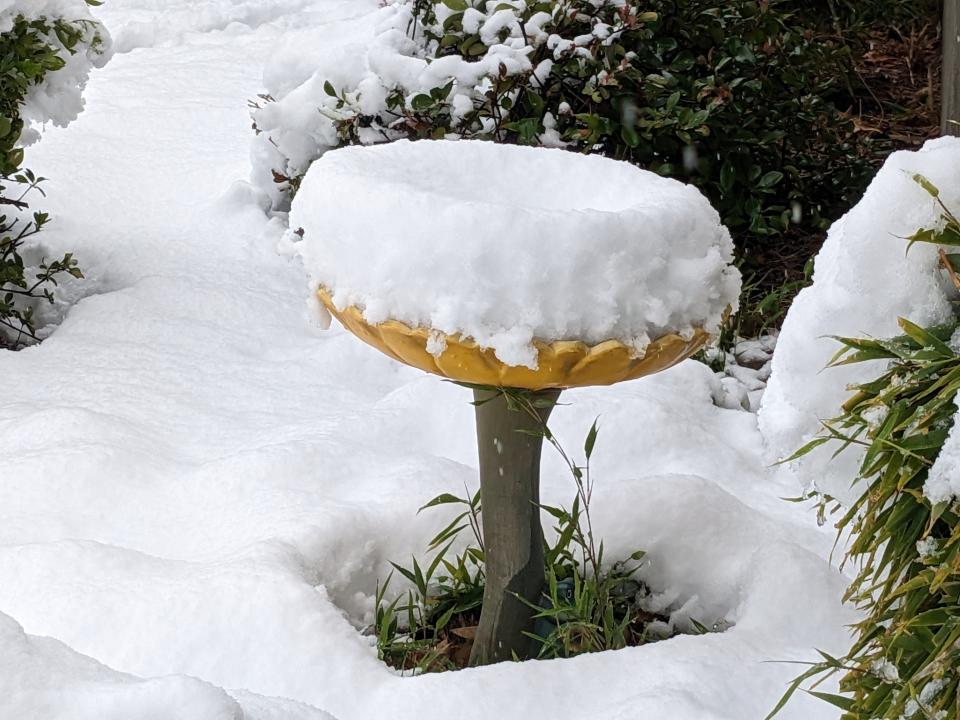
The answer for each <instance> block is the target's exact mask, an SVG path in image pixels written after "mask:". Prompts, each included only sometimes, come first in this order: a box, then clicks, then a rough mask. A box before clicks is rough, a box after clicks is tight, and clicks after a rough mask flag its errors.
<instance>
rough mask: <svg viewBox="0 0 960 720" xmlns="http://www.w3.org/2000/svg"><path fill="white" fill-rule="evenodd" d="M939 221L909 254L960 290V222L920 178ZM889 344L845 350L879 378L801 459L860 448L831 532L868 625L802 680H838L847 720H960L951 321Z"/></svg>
mask: <svg viewBox="0 0 960 720" xmlns="http://www.w3.org/2000/svg"><path fill="white" fill-rule="evenodd" d="M915 179H916V180H917V182H918V183H919V184H920V185H921V186H922V187H923V188H924V189H925V190H926V191H927V192H929V193H930V194H931V195H932V196H933V197H934V198H936V200H937V203H938V206H939V207H940V209H941V211H942V217H941V219H940V221H939V222H938V223H936V224H934V225H932V226H930V227H926V228H923V229H921V230H920V231H918V232H917V233H915V234H914V235H913V236H912V237H911V238H910V241H911V244H913V243H917V242H920V243H929V244H931V245H933V246H935V247H936V246H939V248H940V250H939V256H940V259H941V264H942V269H943V271H944V272H945V274H946V275H947V276H948V277H950V279H951V280H952V282H953V284H954V285H955V286H956V287H957V288H958V289H960V275H958V274H957V269H958V267H960V256H958V255H955V254H948V253H947V252H946V251H945V250H943V248H944V247H952V246H957V245H958V244H960V220H958V219H957V216H956V214H954V212H952V210H951V209H950V208H949V207H947V206H946V205H945V204H944V203H943V202H942V200H941V199H940V197H939V194H940V193H939V190H938V189H937V188H936V186H934V185H933V184H932V183H931V182H930V181H929V180H927V179H926V178H923V177H921V176H917V177H916V178H915ZM899 325H900V327H901V329H902V330H903V332H904V333H905V334H904V335H902V336H900V337H897V338H894V339H892V340H877V339H873V338H869V339H865V338H858V339H849V338H841V339H840V342H841V344H842V350H841V352H840V353H838V354H837V356H836V357H835V358H834V361H833V363H832V364H833V365H846V364H851V363H852V364H856V363H863V362H867V361H879V362H881V363H884V364H886V366H887V367H886V369H885V371H884V372H883V373H882V374H881V375H880V376H879V377H876V378H874V379H871V380H870V381H869V382H863V383H860V384H858V385H856V386H854V390H855V394H854V395H853V397H851V398H850V399H849V400H848V401H847V402H846V404H845V405H844V406H843V414H842V415H841V416H840V417H838V418H836V419H834V420H832V421H827V422H825V423H824V427H825V429H826V430H825V432H824V433H822V435H821V436H820V437H818V438H816V439H814V440H812V441H811V442H810V443H808V444H807V445H806V446H805V447H804V448H802V449H801V450H800V451H799V452H798V453H797V454H796V457H802V456H804V455H805V454H807V453H809V452H811V451H812V450H813V449H814V448H816V447H818V446H820V445H823V444H826V443H838V444H839V449H840V451H842V450H846V449H847V448H849V447H851V446H856V447H862V448H865V453H864V454H863V457H862V460H861V464H860V467H859V470H858V472H857V474H856V477H855V478H854V481H853V485H854V486H855V487H856V488H857V490H858V492H859V497H858V499H857V500H856V501H854V502H853V503H852V504H851V505H850V507H849V508H847V509H845V510H844V515H843V517H842V519H841V520H840V522H839V523H838V524H837V526H838V528H839V530H840V533H841V534H844V533H846V532H850V533H851V534H852V542H851V544H850V547H849V550H848V559H850V560H851V561H852V562H853V564H854V565H855V566H856V567H857V569H858V571H859V572H858V574H857V576H856V578H855V579H854V581H853V582H852V583H851V585H850V588H849V589H848V591H847V595H846V597H845V599H846V600H847V601H849V602H852V603H854V604H856V605H857V607H858V608H859V609H860V610H861V611H862V612H863V613H864V615H865V617H864V619H863V620H861V621H860V622H859V623H858V624H857V625H856V626H855V631H856V637H855V642H854V645H853V647H852V648H851V650H850V651H849V653H847V655H846V656H845V657H843V658H839V659H836V658H832V657H829V656H824V660H823V662H821V663H818V664H815V665H814V666H813V667H812V668H811V669H810V670H809V671H808V672H806V673H804V674H803V675H802V676H801V677H800V678H798V679H797V681H796V683H795V685H794V686H793V687H792V689H791V690H790V692H789V693H788V694H787V696H786V698H785V700H784V702H785V701H786V699H788V698H789V696H790V694H791V693H792V692H793V691H794V690H796V688H797V687H798V686H799V685H800V684H801V683H802V682H803V681H804V680H807V679H809V678H812V677H815V676H818V675H824V674H826V675H831V674H833V673H836V672H844V673H845V675H844V677H843V680H842V681H841V684H840V687H841V690H842V691H843V692H844V693H846V696H845V697H839V696H831V695H823V696H822V697H823V698H824V699H826V700H828V701H829V702H832V703H834V704H836V705H837V706H838V707H840V708H842V709H843V710H845V711H846V712H845V714H844V718H850V720H873V719H874V718H878V719H879V718H883V719H888V718H889V719H890V720H911V719H912V718H916V719H917V720H920V719H922V718H926V719H930V718H936V720H957V719H958V718H960V482H958V481H957V477H956V470H957V452H956V448H955V447H954V446H953V445H952V443H951V441H952V439H953V437H954V436H955V433H954V432H953V429H954V427H955V425H954V423H955V416H956V413H957V406H956V396H957V392H958V391H960V353H958V351H957V342H958V338H960V333H958V326H960V322H958V320H957V319H956V318H954V319H952V320H951V321H950V322H949V323H947V324H945V325H942V326H939V327H935V328H931V329H924V328H921V327H920V326H919V325H916V324H914V323H911V322H909V321H908V320H906V319H903V318H901V319H900V321H899Z"/></svg>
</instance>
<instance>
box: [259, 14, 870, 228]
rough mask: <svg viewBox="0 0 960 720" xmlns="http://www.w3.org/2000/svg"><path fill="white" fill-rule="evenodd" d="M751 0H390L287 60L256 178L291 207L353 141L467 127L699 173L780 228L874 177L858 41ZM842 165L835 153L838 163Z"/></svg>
mask: <svg viewBox="0 0 960 720" xmlns="http://www.w3.org/2000/svg"><path fill="white" fill-rule="evenodd" d="M791 5H792V3H788V2H785V1H780V0H773V2H765V3H761V4H757V3H755V2H750V1H748V0H734V1H733V2H727V1H724V2H719V1H718V0H695V1H694V2H685V3H674V2H669V1H668V0H540V1H534V0H507V1H500V0H390V2H389V3H388V5H387V7H385V8H384V9H383V10H382V11H381V12H380V15H379V16H378V18H377V21H378V23H379V24H378V27H377V29H376V32H375V34H374V37H373V38H372V39H371V41H370V42H369V43H368V44H367V45H368V46H367V47H366V48H361V47H359V46H350V47H349V48H344V49H343V51H342V52H334V53H331V54H328V55H327V56H326V57H325V58H324V59H323V60H322V61H320V62H319V68H318V69H317V71H316V72H315V73H314V74H313V75H312V76H311V77H309V79H307V80H306V81H305V82H302V83H300V84H299V85H297V86H295V87H291V86H290V78H289V77H288V75H289V73H283V72H270V73H268V75H270V76H272V77H273V78H274V81H273V82H268V85H269V87H268V91H269V93H270V94H268V95H264V96H263V98H264V100H265V102H263V103H261V104H260V106H259V107H258V108H257V109H255V110H254V112H253V118H254V123H255V127H256V128H257V130H258V132H259V137H258V140H257V142H256V145H255V151H254V160H255V166H256V170H255V173H256V175H257V178H256V180H257V182H258V184H260V185H261V186H262V187H264V188H267V189H268V190H270V191H271V192H272V194H273V195H274V198H275V200H276V202H277V204H278V206H283V205H284V201H285V198H284V196H283V191H285V190H291V191H295V190H296V188H297V186H298V183H299V181H300V179H301V177H302V176H303V174H304V173H305V171H306V169H307V168H308V167H309V165H310V163H311V162H312V161H314V160H315V159H316V158H317V157H319V156H320V155H321V154H322V153H323V152H324V151H326V150H328V149H330V148H335V147H339V146H342V145H348V144H370V143H378V142H385V141H390V140H396V139H398V138H410V139H417V138H441V137H447V138H450V137H458V138H460V137H463V138H480V139H489V140H495V141H498V142H505V143H520V144H530V145H546V146H550V147H562V148H567V149H570V150H575V151H580V152H598V153H602V154H604V155H607V156H609V157H613V158H617V159H623V160H628V161H630V162H633V163H635V164H638V165H640V166H642V167H644V168H647V169H651V170H654V171H656V172H659V173H661V174H664V175H669V176H677V177H681V178H683V179H685V180H688V181H689V182H692V183H694V184H695V185H697V186H699V187H700V188H701V189H702V190H703V191H704V192H705V194H706V195H707V196H708V197H709V199H710V200H711V202H712V203H713V204H714V206H715V207H717V208H718V209H719V210H720V213H721V216H722V217H723V220H724V222H725V223H726V224H727V225H728V226H729V227H730V228H731V229H732V230H733V231H734V232H739V233H741V234H743V233H749V234H753V235H765V234H770V233H773V232H779V231H782V230H784V229H786V228H787V227H788V225H789V224H790V223H791V222H792V219H793V214H794V211H793V208H792V204H793V202H797V203H801V204H802V206H803V211H804V214H805V218H806V220H805V221H806V222H809V223H812V224H813V225H818V224H820V223H821V222H822V221H821V218H822V217H823V216H827V217H829V216H831V215H833V214H834V213H835V212H836V211H837V209H838V208H845V207H847V206H848V198H850V197H852V196H855V195H856V194H857V193H858V192H859V191H860V190H861V189H862V187H863V184H864V176H863V173H862V163H861V161H860V160H859V158H858V156H857V152H856V150H855V148H853V147H852V146H851V144H850V142H848V139H847V138H848V136H849V133H848V132H847V125H846V122H845V121H844V120H843V119H842V118H841V117H840V114H839V113H838V112H837V110H836V108H834V107H833V105H832V104H831V103H830V102H829V100H828V99H827V97H828V95H829V93H830V92H831V91H832V89H833V88H834V87H836V86H838V85H839V84H840V83H842V82H843V80H842V78H843V72H842V69H841V64H842V62H843V57H844V56H843V52H842V51H841V50H840V49H839V48H838V47H835V46H834V45H832V44H831V43H829V42H825V41H823V39H822V38H816V39H815V38H814V37H812V36H811V34H809V33H805V32H804V31H803V28H802V27H798V29H796V30H794V29H792V28H793V26H794V25H796V24H797V23H796V22H795V19H794V18H793V17H792V16H791V15H790V14H789V12H788V11H789V9H790V6H791ZM826 168H829V170H827V169H826Z"/></svg>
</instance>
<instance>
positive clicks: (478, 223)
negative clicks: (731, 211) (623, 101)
mask: <svg viewBox="0 0 960 720" xmlns="http://www.w3.org/2000/svg"><path fill="white" fill-rule="evenodd" d="M290 222H291V226H292V227H294V228H298V229H303V231H304V235H303V237H304V240H303V242H302V243H300V244H299V245H300V247H301V250H300V253H301V255H302V256H303V259H304V263H305V265H306V267H307V269H308V270H309V272H310V274H311V277H312V280H313V282H314V283H319V284H320V285H322V286H323V287H325V288H327V289H328V290H329V291H331V292H332V294H333V299H334V302H335V303H336V305H337V307H338V308H340V309H342V308H344V307H346V306H349V305H356V306H358V307H360V308H362V309H363V312H364V317H365V319H366V320H367V321H368V322H370V323H373V324H376V323H379V322H383V321H384V320H399V321H401V322H404V323H406V324H407V325H410V326H412V327H425V328H432V329H434V330H437V331H440V332H443V333H446V334H448V335H456V334H460V335H463V336H466V337H470V338H473V339H474V340H476V341H477V343H478V344H479V345H480V346H481V347H490V348H493V349H494V351H495V352H496V355H497V357H498V358H499V359H500V360H501V361H502V362H504V363H506V364H507V365H526V366H528V367H536V361H537V356H536V350H535V348H534V347H533V344H532V341H533V340H534V339H538V340H542V341H544V342H552V341H554V340H582V341H584V342H586V343H588V344H596V343H600V342H603V341H605V340H620V341H621V342H623V343H624V344H627V345H631V346H632V347H633V348H634V349H635V351H636V353H637V354H638V355H639V356H642V355H643V354H644V352H645V350H646V348H647V345H648V344H649V343H650V341H651V340H655V339H656V338H658V337H661V336H662V335H665V334H667V333H670V332H678V333H680V334H681V335H684V336H685V337H691V336H692V335H693V332H694V328H703V329H705V330H707V331H708V332H711V333H713V332H716V331H717V330H718V329H719V326H720V323H721V320H722V317H723V313H724V311H725V310H727V309H728V308H730V307H734V306H735V305H736V303H737V297H738V295H739V290H740V273H739V271H737V269H736V268H734V267H733V266H732V265H730V262H731V260H732V257H733V243H732V241H731V239H730V233H729V232H727V230H726V228H724V227H722V226H721V224H720V218H719V215H718V214H717V212H716V211H715V210H714V209H713V208H712V207H711V206H710V204H709V202H708V201H707V200H706V198H704V197H703V195H702V194H701V193H700V191H699V190H697V189H696V188H694V187H692V186H689V185H684V184H682V183H679V182H677V181H675V180H670V179H667V178H662V177H659V176H658V175H655V174H653V173H650V172H646V171H643V170H640V169H638V168H636V167H635V166H633V165H629V164H627V163H623V162H617V161H614V160H608V159H606V158H603V157H599V156H585V155H579V154H576V153H571V152H566V151H563V150H551V149H545V148H529V147H517V146H513V145H499V144H495V143H490V142H482V141H420V142H409V141H406V140H404V141H399V142H395V143H391V144H389V145H379V146H373V147H349V148H343V149H341V150H336V151H332V152H328V153H327V154H325V155H324V156H323V157H322V158H321V159H320V160H318V161H317V162H316V163H314V165H313V166H312V167H311V169H310V171H309V173H307V176H306V178H305V179H304V181H303V185H302V186H301V188H300V191H299V192H298V194H297V198H296V201H295V202H294V206H293V212H292V213H291V217H290Z"/></svg>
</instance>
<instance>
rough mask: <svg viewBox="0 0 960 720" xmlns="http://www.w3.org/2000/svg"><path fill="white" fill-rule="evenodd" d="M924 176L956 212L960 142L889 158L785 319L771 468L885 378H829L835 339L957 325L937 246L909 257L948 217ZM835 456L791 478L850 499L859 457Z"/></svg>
mask: <svg viewBox="0 0 960 720" xmlns="http://www.w3.org/2000/svg"><path fill="white" fill-rule="evenodd" d="M917 173H919V174H921V175H924V176H926V177H927V178H929V179H930V180H931V181H932V182H933V183H934V184H935V185H936V186H937V187H939V188H940V190H941V193H942V199H943V201H944V202H945V203H946V204H947V206H948V207H952V208H960V139H958V138H940V139H938V140H932V141H930V142H928V143H927V144H926V145H925V146H924V147H923V149H921V150H919V151H917V152H898V153H894V154H893V155H891V156H890V158H889V159H888V160H887V162H886V163H885V164H884V166H883V168H882V169H881V170H880V172H879V173H878V174H877V177H876V178H875V179H874V181H873V182H872V183H871V185H870V187H869V188H868V189H867V192H866V194H865V195H864V197H863V200H861V201H860V202H859V203H858V204H857V206H856V207H854V208H853V209H852V210H851V211H850V212H849V213H848V214H847V215H846V216H845V217H843V218H842V219H841V220H839V221H838V222H837V223H835V224H834V226H833V227H832V228H831V229H830V232H829V234H828V236H827V241H826V243H825V244H824V246H823V249H822V250H821V251H820V253H819V255H817V259H816V265H815V270H814V276H813V285H812V286H811V287H809V288H806V289H805V290H803V291H802V292H801V293H800V294H799V295H798V296H797V299H796V300H795V301H794V303H793V305H792V306H791V308H790V311H789V312H788V313H787V317H786V320H785V322H784V324H783V330H782V332H781V334H780V338H779V341H778V343H777V350H776V353H775V354H774V358H773V371H772V375H771V377H770V382H769V385H768V387H767V390H766V394H765V395H764V398H763V403H762V406H761V408H760V429H761V432H762V433H763V435H764V438H765V440H766V442H767V446H768V449H769V456H770V459H771V460H777V459H780V458H783V457H786V456H789V455H791V454H792V453H793V452H794V451H796V450H797V449H798V448H799V447H800V446H801V445H803V444H804V443H805V442H806V441H807V440H809V439H810V438H811V437H812V436H813V435H815V434H816V433H817V432H818V430H819V429H820V420H821V419H829V418H832V417H835V416H836V415H838V414H839V412H840V406H841V405H842V404H843V402H844V401H845V400H846V399H847V397H848V396H849V392H848V390H847V386H848V385H850V384H853V383H858V382H864V381H866V380H869V379H872V378H874V377H876V375H877V374H879V368H880V367H881V366H880V365H879V364H878V363H860V364H857V365H851V366H847V367H840V368H832V369H829V370H824V368H825V367H826V365H827V363H828V362H829V361H830V358H831V357H833V355H834V353H836V351H837V350H838V349H839V346H838V344H837V343H836V341H834V340H833V339H831V338H830V337H828V336H829V335H839V336H847V337H856V336H871V337H878V338H883V337H891V336H894V335H899V334H900V332H901V331H900V329H899V327H898V326H897V318H898V317H905V318H907V319H909V320H911V321H913V322H915V323H918V324H920V325H929V324H936V323H942V322H946V321H947V320H948V319H950V318H951V317H952V309H951V305H950V301H951V298H952V297H953V296H954V293H953V291H952V290H951V288H950V286H949V283H948V282H947V280H946V279H945V278H944V277H943V275H942V273H941V272H940V271H939V269H938V258H937V249H936V247H934V246H931V245H927V244H923V243H918V244H917V245H915V246H914V247H913V248H912V249H911V250H910V252H909V253H907V252H906V250H907V241H906V240H905V239H904V238H906V237H907V236H909V235H912V234H913V233H914V232H916V231H917V230H918V229H920V228H923V227H931V226H934V225H936V224H937V223H938V222H939V218H940V211H939V208H938V207H937V206H936V204H935V202H934V200H933V198H931V197H930V195H928V194H927V193H926V192H925V191H924V190H923V189H922V188H921V187H920V186H919V185H917V184H916V183H915V182H914V181H913V179H912V176H913V175H914V174H917ZM832 452H833V450H832V448H826V447H824V448H820V449H819V450H817V451H815V452H814V453H811V454H810V455H808V456H807V457H806V458H804V459H803V460H801V461H800V462H798V463H794V464H792V465H791V466H790V467H791V470H792V471H793V472H795V473H800V477H801V478H802V481H803V482H804V483H805V484H808V485H809V484H811V483H816V484H817V485H818V486H819V488H820V489H821V490H824V491H826V492H829V493H830V494H833V495H835V496H836V497H839V498H849V496H850V488H849V483H850V479H851V478H853V477H855V472H856V471H855V469H854V468H855V467H856V465H857V453H856V452H855V451H852V450H851V451H849V452H847V453H844V455H842V456H841V457H840V458H838V459H837V460H836V461H834V462H833V463H829V458H830V455H831V454H832ZM828 463H829V465H828ZM831 478H835V479H831Z"/></svg>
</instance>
